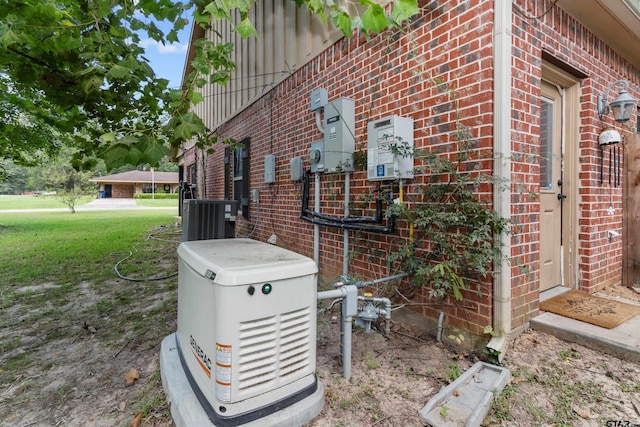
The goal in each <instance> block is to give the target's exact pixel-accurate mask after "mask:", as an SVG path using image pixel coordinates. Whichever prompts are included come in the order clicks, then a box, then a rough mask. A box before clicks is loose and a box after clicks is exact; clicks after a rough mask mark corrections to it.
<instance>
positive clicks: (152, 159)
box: [142, 138, 171, 165]
mask: <svg viewBox="0 0 640 427" xmlns="http://www.w3.org/2000/svg"><path fill="white" fill-rule="evenodd" d="M145 142H146V143H145V149H144V152H143V153H142V154H143V156H144V159H145V161H146V163H149V164H151V165H157V164H159V163H160V161H161V160H162V159H163V158H165V157H166V156H168V155H169V154H171V152H170V150H169V149H168V148H167V147H166V146H165V145H164V144H163V143H161V142H160V141H158V140H157V139H153V138H148V139H147V140H146V141H145Z"/></svg>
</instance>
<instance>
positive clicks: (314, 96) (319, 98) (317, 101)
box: [309, 88, 329, 111]
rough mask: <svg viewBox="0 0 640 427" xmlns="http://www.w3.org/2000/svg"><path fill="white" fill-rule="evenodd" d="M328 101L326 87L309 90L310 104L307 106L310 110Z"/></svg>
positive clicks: (320, 106)
mask: <svg viewBox="0 0 640 427" xmlns="http://www.w3.org/2000/svg"><path fill="white" fill-rule="evenodd" d="M328 102H329V92H327V90H326V89H323V88H318V89H316V90H314V91H313V92H311V104H310V105H309V108H310V109H311V111H316V110H318V109H320V108H322V107H324V106H325V105H327V103H328Z"/></svg>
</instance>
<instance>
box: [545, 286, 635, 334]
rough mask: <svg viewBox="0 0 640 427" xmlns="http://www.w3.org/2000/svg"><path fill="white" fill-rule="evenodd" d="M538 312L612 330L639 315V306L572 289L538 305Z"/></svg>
mask: <svg viewBox="0 0 640 427" xmlns="http://www.w3.org/2000/svg"><path fill="white" fill-rule="evenodd" d="M540 310H543V311H548V312H551V313H555V314H559V315H561V316H564V317H570V318H572V319H576V320H580V321H582V322H587V323H591V324H592V325H596V326H601V327H603V328H607V329H612V328H615V327H616V326H618V325H619V324H621V323H624V322H625V321H627V320H629V319H630V318H632V317H633V316H637V315H638V314H640V306H635V305H631V304H625V303H622V302H618V301H613V300H610V299H607V298H600V297H594V296H592V295H589V294H588V293H586V292H584V291H577V290H575V289H572V290H570V291H567V292H565V293H563V294H560V295H558V296H555V297H553V298H550V299H548V300H546V301H542V302H541V303H540Z"/></svg>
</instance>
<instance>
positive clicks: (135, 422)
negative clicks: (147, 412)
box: [131, 412, 142, 427]
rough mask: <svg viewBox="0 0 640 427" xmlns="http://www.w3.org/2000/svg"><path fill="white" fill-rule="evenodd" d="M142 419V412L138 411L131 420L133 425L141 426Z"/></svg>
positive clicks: (132, 426) (133, 426) (134, 426)
mask: <svg viewBox="0 0 640 427" xmlns="http://www.w3.org/2000/svg"><path fill="white" fill-rule="evenodd" d="M140 421H142V412H138V414H137V415H136V416H135V417H134V418H133V420H131V427H140Z"/></svg>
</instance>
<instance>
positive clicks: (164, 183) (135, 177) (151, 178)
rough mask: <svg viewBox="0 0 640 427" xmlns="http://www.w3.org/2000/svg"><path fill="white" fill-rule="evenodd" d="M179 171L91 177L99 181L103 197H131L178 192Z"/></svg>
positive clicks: (135, 172) (99, 188)
mask: <svg viewBox="0 0 640 427" xmlns="http://www.w3.org/2000/svg"><path fill="white" fill-rule="evenodd" d="M178 176H179V175H178V173H177V172H151V171H138V170H134V171H129V172H123V173H117V174H115V175H106V176H100V177H97V178H93V179H90V180H89V181H91V182H96V183H98V191H99V192H100V196H101V197H106V198H111V197H113V198H119V199H130V198H133V197H134V195H135V194H141V193H151V192H153V190H152V189H155V192H156V193H176V192H177V191H178V179H179V178H178Z"/></svg>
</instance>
